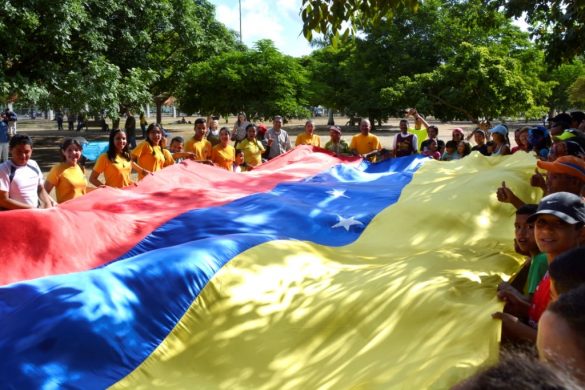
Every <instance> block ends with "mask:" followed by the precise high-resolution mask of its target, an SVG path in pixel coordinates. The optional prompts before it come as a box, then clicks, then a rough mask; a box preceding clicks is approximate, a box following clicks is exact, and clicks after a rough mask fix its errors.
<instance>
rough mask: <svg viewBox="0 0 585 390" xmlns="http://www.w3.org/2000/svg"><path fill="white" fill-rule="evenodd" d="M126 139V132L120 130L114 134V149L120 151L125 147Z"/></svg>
mask: <svg viewBox="0 0 585 390" xmlns="http://www.w3.org/2000/svg"><path fill="white" fill-rule="evenodd" d="M127 143H128V141H127V140H126V133H124V132H121V133H118V134H116V135H115V136H114V146H115V147H116V151H117V152H118V153H120V152H121V151H122V150H123V149H124V148H125V147H126V144H127Z"/></svg>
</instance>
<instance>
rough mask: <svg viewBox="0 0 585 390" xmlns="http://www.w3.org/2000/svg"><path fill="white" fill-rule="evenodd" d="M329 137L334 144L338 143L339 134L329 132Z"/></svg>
mask: <svg viewBox="0 0 585 390" xmlns="http://www.w3.org/2000/svg"><path fill="white" fill-rule="evenodd" d="M329 136H330V137H331V141H333V143H335V144H337V143H339V140H340V139H341V134H339V133H338V132H337V131H333V130H329Z"/></svg>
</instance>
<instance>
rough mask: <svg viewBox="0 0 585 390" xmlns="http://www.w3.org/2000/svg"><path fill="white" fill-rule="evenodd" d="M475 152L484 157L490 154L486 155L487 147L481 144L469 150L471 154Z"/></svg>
mask: <svg viewBox="0 0 585 390" xmlns="http://www.w3.org/2000/svg"><path fill="white" fill-rule="evenodd" d="M476 150H477V151H478V152H480V153H481V154H483V155H484V156H489V155H490V154H489V153H488V148H487V145H486V144H483V145H481V146H479V145H475V146H474V147H473V148H471V151H472V152H475V151H476Z"/></svg>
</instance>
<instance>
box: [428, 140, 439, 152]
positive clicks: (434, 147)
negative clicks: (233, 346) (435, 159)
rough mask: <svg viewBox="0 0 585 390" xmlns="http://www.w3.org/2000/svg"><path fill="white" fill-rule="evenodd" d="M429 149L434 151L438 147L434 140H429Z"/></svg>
mask: <svg viewBox="0 0 585 390" xmlns="http://www.w3.org/2000/svg"><path fill="white" fill-rule="evenodd" d="M429 149H430V151H431V152H436V151H437V150H438V149H439V148H438V146H437V143H436V142H431V143H430V144H429Z"/></svg>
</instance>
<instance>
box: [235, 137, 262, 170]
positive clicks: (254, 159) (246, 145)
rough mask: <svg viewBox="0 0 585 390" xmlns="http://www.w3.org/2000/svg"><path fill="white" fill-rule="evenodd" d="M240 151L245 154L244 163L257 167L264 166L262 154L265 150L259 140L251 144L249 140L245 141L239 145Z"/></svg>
mask: <svg viewBox="0 0 585 390" xmlns="http://www.w3.org/2000/svg"><path fill="white" fill-rule="evenodd" d="M238 149H240V150H242V151H243V152H244V162H245V163H246V164H247V165H249V166H251V167H257V166H258V165H260V164H262V153H264V151H265V149H264V146H263V145H262V143H261V142H258V140H254V141H252V142H250V141H249V140H248V139H245V140H243V141H242V142H240V143H239V144H238Z"/></svg>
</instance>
